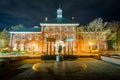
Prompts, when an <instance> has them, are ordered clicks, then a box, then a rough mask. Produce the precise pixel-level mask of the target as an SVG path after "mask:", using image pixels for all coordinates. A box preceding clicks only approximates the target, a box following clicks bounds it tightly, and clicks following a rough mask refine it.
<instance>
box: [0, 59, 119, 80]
mask: <svg viewBox="0 0 120 80" xmlns="http://www.w3.org/2000/svg"><path fill="white" fill-rule="evenodd" d="M17 69H19V70H23V71H22V72H21V73H18V74H16V75H15V76H14V77H13V78H11V79H10V80H120V66H119V65H114V64H110V63H106V62H104V61H102V60H96V59H93V58H79V59H78V60H75V61H62V62H55V61H40V62H38V63H36V64H24V65H21V66H19V67H17ZM0 80H1V79H0Z"/></svg>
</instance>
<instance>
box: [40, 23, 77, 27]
mask: <svg viewBox="0 0 120 80" xmlns="http://www.w3.org/2000/svg"><path fill="white" fill-rule="evenodd" d="M40 25H41V26H79V23H75V24H74V23H73V24H62V23H59V24H56V23H40Z"/></svg>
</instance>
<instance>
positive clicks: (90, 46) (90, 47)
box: [88, 42, 92, 53]
mask: <svg viewBox="0 0 120 80" xmlns="http://www.w3.org/2000/svg"><path fill="white" fill-rule="evenodd" d="M88 44H89V49H90V53H91V50H92V43H91V42H89V43H88Z"/></svg>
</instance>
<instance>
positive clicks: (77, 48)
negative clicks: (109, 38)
mask: <svg viewBox="0 0 120 80" xmlns="http://www.w3.org/2000/svg"><path fill="white" fill-rule="evenodd" d="M78 26H79V23H76V22H74V17H72V19H66V18H63V15H62V9H61V8H59V9H58V10H57V17H56V18H55V19H48V18H47V17H46V18H45V22H42V23H40V27H37V26H35V27H32V28H24V29H21V30H15V31H10V34H11V35H10V43H9V46H10V50H11V51H15V50H23V51H26V52H28V53H29V52H38V53H44V54H45V55H56V54H57V51H58V48H59V46H60V45H61V46H62V54H63V55H77V54H79V53H80V52H81V51H86V52H87V51H90V50H91V49H90V46H89V44H88V43H89V42H88V41H86V42H83V40H82V38H81V36H80V35H79V34H78V33H77V27H78ZM99 42H100V41H99ZM104 42H105V41H104ZM104 42H102V43H104ZM83 44H84V45H83ZM95 45H97V49H100V47H99V46H100V45H98V43H97V44H95ZM104 48H105V49H106V42H105V45H104Z"/></svg>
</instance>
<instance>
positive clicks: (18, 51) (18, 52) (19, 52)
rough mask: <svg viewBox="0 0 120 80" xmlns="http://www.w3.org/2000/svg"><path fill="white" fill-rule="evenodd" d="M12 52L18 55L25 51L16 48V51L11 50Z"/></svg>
mask: <svg viewBox="0 0 120 80" xmlns="http://www.w3.org/2000/svg"><path fill="white" fill-rule="evenodd" d="M11 53H12V54H16V55H17V54H18V55H23V54H25V53H26V52H25V51H20V50H17V51H12V52H11Z"/></svg>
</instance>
